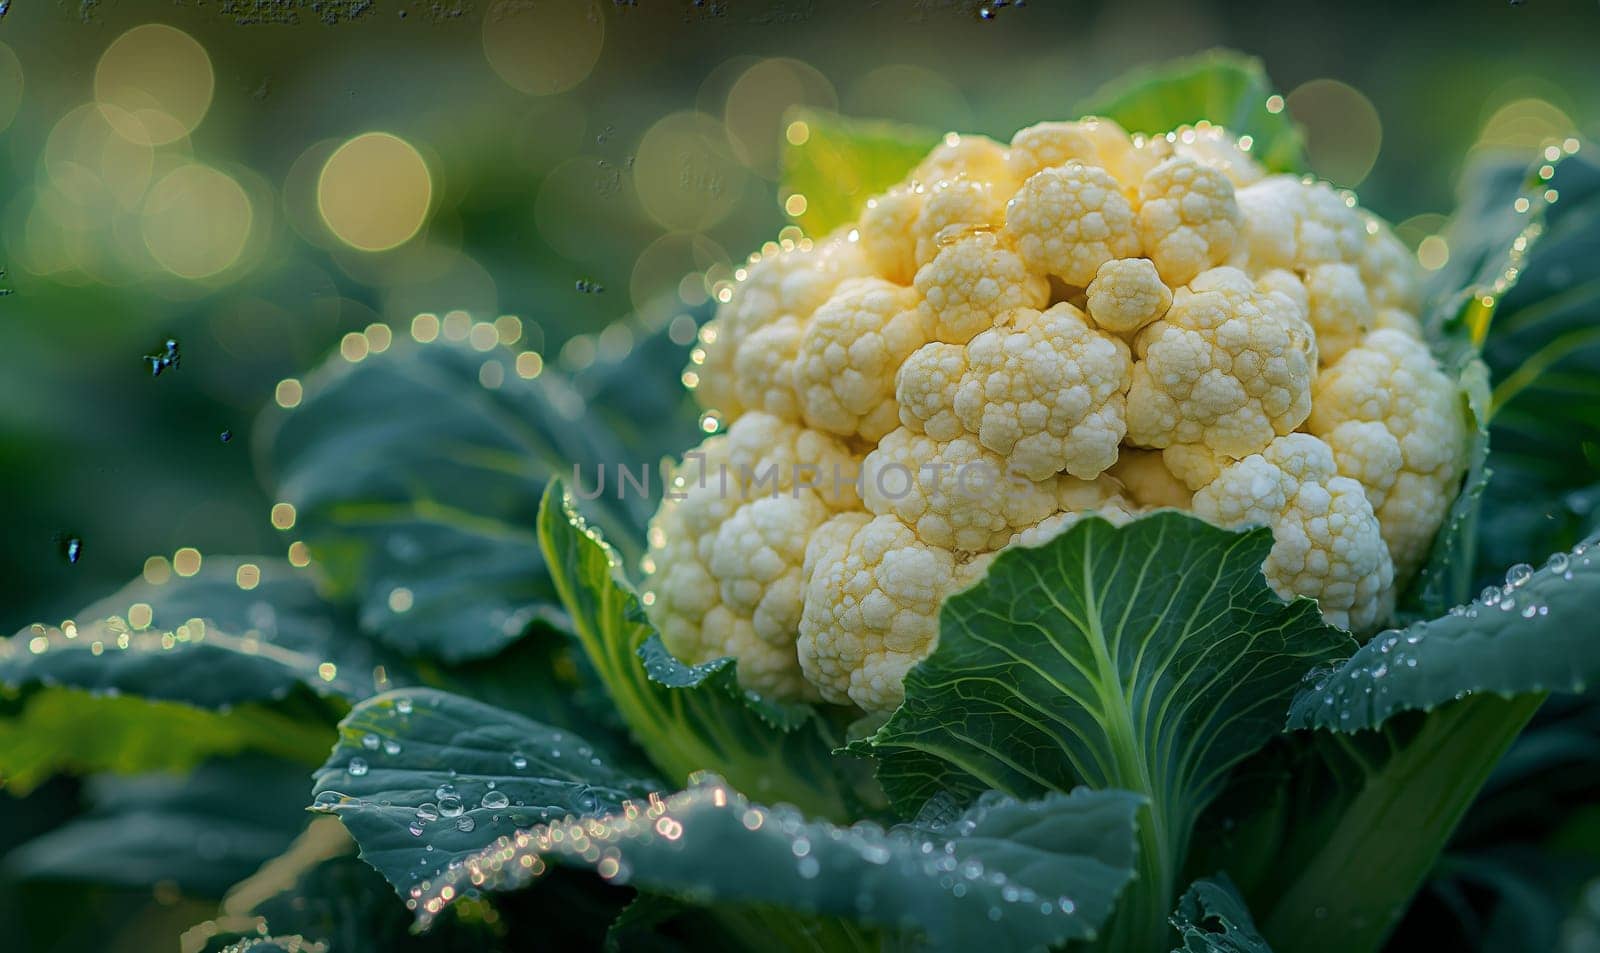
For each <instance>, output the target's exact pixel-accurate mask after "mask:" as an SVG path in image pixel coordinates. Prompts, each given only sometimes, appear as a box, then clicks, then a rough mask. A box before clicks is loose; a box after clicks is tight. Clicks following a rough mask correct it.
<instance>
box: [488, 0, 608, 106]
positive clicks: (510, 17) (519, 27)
mask: <svg viewBox="0 0 1600 953" xmlns="http://www.w3.org/2000/svg"><path fill="white" fill-rule="evenodd" d="M605 38H606V21H605V17H603V16H601V15H600V4H599V3H598V2H597V0H498V2H496V3H492V4H490V5H489V9H488V10H487V11H486V12H485V14H484V17H483V55H484V56H485V57H487V58H488V60H489V65H490V66H491V67H493V68H494V71H495V72H496V73H498V74H499V75H500V78H501V79H503V80H505V82H506V84H507V85H509V86H510V87H512V88H513V89H517V90H521V91H522V92H524V93H530V94H532V95H535V96H549V95H552V94H554V93H559V92H562V91H564V90H568V89H571V88H572V87H574V86H576V85H578V84H579V83H581V82H583V81H584V79H586V78H587V77H588V75H589V73H590V71H591V70H593V69H594V64H595V61H596V60H598V59H599V58H600V48H601V47H602V46H604V45H605Z"/></svg>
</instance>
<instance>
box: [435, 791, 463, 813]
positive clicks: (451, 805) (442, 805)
mask: <svg viewBox="0 0 1600 953" xmlns="http://www.w3.org/2000/svg"><path fill="white" fill-rule="evenodd" d="M465 810H466V807H465V805H463V804H462V803H461V799H460V798H459V797H456V796H455V795H454V794H445V795H441V796H440V798H439V813H440V814H441V815H443V816H445V817H460V816H461V814H462V812H463V811H465Z"/></svg>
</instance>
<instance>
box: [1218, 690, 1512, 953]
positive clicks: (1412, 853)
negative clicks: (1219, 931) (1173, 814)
mask: <svg viewBox="0 0 1600 953" xmlns="http://www.w3.org/2000/svg"><path fill="white" fill-rule="evenodd" d="M1542 700H1543V697H1542V696H1540V695H1527V696H1522V697H1518V698H1514V699H1511V700H1506V699H1503V698H1498V697H1495V696H1493V695H1476V696H1472V697H1468V698H1465V699H1463V700H1461V701H1456V702H1451V703H1450V704H1448V705H1445V706H1443V707H1442V708H1439V709H1438V710H1436V711H1432V712H1428V713H1427V714H1425V715H1424V714H1422V713H1420V712H1410V713H1407V714H1405V715H1402V716H1401V717H1399V718H1396V719H1393V720H1392V721H1391V722H1390V723H1389V724H1387V725H1385V726H1384V729H1383V730H1382V731H1381V732H1373V731H1368V732H1361V733H1359V734H1356V735H1345V734H1336V733H1332V732H1319V733H1318V734H1316V735H1313V736H1310V744H1308V745H1306V746H1304V747H1303V748H1302V749H1301V750H1302V752H1303V754H1304V757H1301V758H1299V759H1298V760H1295V761H1293V762H1291V767H1292V775H1291V776H1292V779H1293V780H1292V785H1293V788H1294V790H1293V791H1292V792H1288V796H1287V797H1286V798H1284V803H1283V807H1282V809H1281V812H1280V813H1279V823H1278V825H1277V826H1276V833H1275V834H1272V833H1271V832H1268V833H1269V837H1268V840H1270V842H1271V843H1273V844H1274V845H1275V847H1276V853H1275V854H1274V855H1273V856H1274V857H1275V858H1281V860H1279V861H1278V862H1277V864H1276V870H1275V871H1270V872H1267V874H1266V876H1265V878H1264V879H1265V883H1266V886H1265V889H1264V890H1263V889H1261V888H1258V889H1256V890H1253V891H1252V895H1251V902H1252V905H1253V906H1254V907H1255V909H1257V910H1262V911H1265V913H1264V915H1263V917H1262V920H1261V923H1262V933H1263V934H1264V935H1265V936H1266V937H1267V938H1268V939H1269V940H1270V941H1271V942H1272V944H1273V946H1274V948H1276V949H1278V950H1279V951H1281V953H1375V951H1377V950H1378V949H1380V948H1381V947H1382V946H1383V943H1384V940H1385V938H1386V937H1387V936H1388V934H1389V932H1390V931H1391V930H1392V929H1393V928H1394V926H1395V924H1397V923H1398V922H1399V921H1400V917H1401V916H1402V915H1403V914H1404V913H1405V911H1406V908H1407V907H1408V906H1409V904H1410V902H1411V898H1412V896H1413V895H1414V894H1415V893H1416V891H1417V888H1418V887H1420V886H1421V885H1422V883H1423V880H1424V879H1425V878H1426V877H1427V875H1428V873H1429V871H1430V870H1432V869H1433V868H1434V865H1435V862H1436V861H1437V858H1438V857H1439V854H1440V852H1441V851H1442V850H1443V848H1444V846H1445V843H1446V842H1447V841H1448V840H1449V838H1450V835H1451V833H1452V832H1453V831H1454V830H1455V828H1456V825H1457V823H1458V822H1459V821H1460V819H1461V817H1462V815H1463V814H1465V813H1466V811H1467V808H1468V807H1469V806H1470V805H1471V804H1472V802H1473V800H1474V798H1475V797H1476V796H1477V794H1478V791H1479V790H1480V789H1481V788H1482V786H1483V784H1484V782H1485V781H1486V780H1487V779H1488V777H1489V774H1490V772H1491V771H1492V770H1493V769H1494V766H1495V764H1496V763H1497V762H1498V761H1499V760H1500V757H1501V755H1503V754H1504V753H1505V751H1506V749H1507V748H1508V747H1509V746H1510V745H1511V742H1512V741H1513V740H1514V739H1515V738H1516V736H1517V733H1518V732H1519V731H1521V730H1522V727H1523V726H1524V725H1525V724H1527V722H1528V719H1529V718H1531V717H1532V716H1533V713H1534V712H1535V711H1536V710H1537V709H1538V707H1539V704H1540V702H1541V701H1542ZM1245 817H1247V818H1248V817H1249V815H1248V814H1247V815H1245ZM1262 894H1265V896H1261V895H1262ZM1330 923H1337V924H1339V925H1340V929H1339V930H1338V931H1331V930H1329V929H1328V927H1327V925H1328V924H1330Z"/></svg>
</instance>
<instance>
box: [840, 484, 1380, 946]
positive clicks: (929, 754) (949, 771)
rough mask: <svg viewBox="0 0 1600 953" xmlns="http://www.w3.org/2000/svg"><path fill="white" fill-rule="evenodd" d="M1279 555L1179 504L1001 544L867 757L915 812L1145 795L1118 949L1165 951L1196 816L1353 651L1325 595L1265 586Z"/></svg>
mask: <svg viewBox="0 0 1600 953" xmlns="http://www.w3.org/2000/svg"><path fill="white" fill-rule="evenodd" d="M1271 548H1272V534H1271V533H1270V531H1268V530H1265V529H1253V530H1249V531H1247V532H1243V533H1231V532H1228V531H1226V530H1222V529H1218V528H1216V527H1214V526H1211V525H1209V524H1207V523H1204V522H1202V521H1200V520H1197V519H1194V518H1192V517H1188V516H1185V515H1182V514H1179V513H1173V512H1163V513H1157V514H1155V515H1152V516H1148V517H1145V518H1142V519H1138V520H1135V521H1133V522H1131V523H1129V524H1127V525H1126V526H1123V527H1121V528H1116V527H1113V526H1112V525H1111V524H1109V523H1107V522H1105V521H1104V520H1101V519H1098V518H1092V517H1091V518H1085V519H1083V520H1080V521H1079V522H1078V523H1077V524H1076V525H1075V526H1073V527H1072V528H1071V529H1070V530H1068V531H1067V532H1065V533H1063V534H1061V535H1060V536H1057V537H1056V538H1055V539H1053V540H1052V541H1050V542H1049V543H1047V544H1046V545H1044V546H1042V547H1039V548H1037V549H1029V548H1014V549H1010V550H1007V551H1005V552H1002V553H1001V554H1000V555H999V556H998V557H997V558H996V559H995V561H994V563H993V565H992V566H991V568H990V570H989V573H988V575H987V576H986V577H985V578H984V580H983V581H982V582H981V583H979V584H977V585H976V586H974V587H972V588H971V589H968V590H966V591H964V592H961V593H958V594H956V595H954V596H952V597H950V599H949V600H948V601H947V602H946V603H945V606H944V612H943V615H942V616H941V619H940V628H941V631H940V636H939V645H938V648H937V649H935V650H934V652H933V654H932V655H930V656H929V657H928V658H927V659H926V660H924V661H923V662H922V663H921V664H919V665H918V666H917V667H915V668H913V669H912V670H911V672H910V674H909V675H908V676H907V678H906V701H905V704H904V705H903V706H902V707H901V708H900V709H898V710H897V711H896V712H895V713H894V714H893V715H892V716H891V717H890V718H889V721H888V722H887V723H886V724H885V725H884V726H883V727H882V728H880V729H879V730H878V732H877V733H876V734H874V735H873V736H871V737H870V738H867V739H865V740H864V741H862V742H858V743H857V744H856V745H854V746H853V748H854V749H855V750H858V751H862V752H866V753H870V754H871V755H872V756H873V757H875V758H876V759H878V773H879V778H880V780H882V781H883V783H884V786H885V789H886V790H887V792H888V793H889V795H890V797H891V799H893V801H894V802H895V803H896V804H897V805H899V806H900V807H901V808H902V809H906V808H909V807H911V806H913V805H915V804H918V803H920V802H921V801H923V800H925V799H926V798H928V797H929V796H931V795H932V794H934V793H935V792H937V791H941V790H949V791H953V792H956V793H957V794H959V795H964V796H968V797H971V796H976V794H977V793H978V792H980V791H982V790H985V789H994V790H999V791H1003V792H1007V793H1011V794H1014V795H1017V796H1023V797H1026V796H1033V795H1036V794H1038V793H1039V792H1042V791H1050V790H1056V791H1065V790H1071V789H1072V788H1073V787H1075V786H1077V785H1080V784H1087V785H1089V786H1091V787H1112V788H1126V789H1129V790H1133V791H1136V792H1139V793H1141V794H1143V795H1145V796H1146V797H1148V798H1149V799H1150V802H1149V807H1148V808H1147V809H1146V810H1145V811H1144V812H1143V820H1142V821H1141V824H1140V843H1141V847H1140V859H1139V864H1140V874H1139V881H1140V883H1139V886H1138V887H1137V888H1136V889H1135V891H1134V895H1131V896H1130V898H1129V900H1128V901H1127V902H1125V904H1124V907H1125V908H1126V910H1119V913H1118V918H1117V920H1116V921H1114V924H1113V927H1112V936H1113V937H1114V938H1116V939H1118V940H1120V941H1121V943H1122V945H1121V946H1118V945H1117V944H1116V943H1113V944H1112V945H1113V948H1119V949H1121V948H1127V949H1145V948H1154V946H1153V944H1155V943H1158V942H1161V939H1162V938H1163V937H1164V936H1165V933H1166V923H1165V918H1166V914H1167V912H1168V910H1170V909H1171V907H1170V904H1171V903H1172V901H1173V899H1174V892H1175V888H1176V885H1177V881H1176V877H1177V875H1178V872H1179V870H1180V868H1181V866H1182V861H1183V856H1184V853H1185V850H1186V848H1187V843H1188V832H1189V830H1190V829H1191V827H1192V826H1193V823H1194V820H1195V818H1196V817H1198V815H1199V812H1200V811H1201V809H1202V808H1204V807H1205V805H1206V803H1207V802H1208V801H1210V800H1211V798H1212V797H1214V796H1215V795H1216V793H1217V791H1218V790H1219V789H1220V787H1221V784H1222V782H1223V780H1224V779H1225V777H1226V775H1227V772H1228V770H1229V768H1230V767H1232V766H1233V765H1234V764H1235V763H1237V762H1238V761H1240V760H1241V759H1243V758H1244V757H1246V756H1247V755H1249V754H1251V753H1252V752H1254V751H1256V750H1257V749H1258V748H1260V747H1261V746H1262V745H1264V744H1266V742H1267V741H1268V740H1269V739H1270V738H1271V737H1272V736H1274V735H1275V734H1277V733H1278V732H1279V731H1280V730H1281V728H1282V720H1281V719H1282V717H1283V713H1284V711H1285V710H1286V709H1287V707H1288V703H1289V699H1290V697H1291V696H1292V694H1293V692H1294V689H1295V686H1296V685H1297V684H1298V683H1299V681H1300V678H1301V676H1302V675H1303V674H1304V673H1305V672H1306V671H1307V670H1308V669H1309V668H1311V667H1312V666H1314V665H1315V664H1317V663H1318V662H1328V661H1331V660H1333V659H1336V658H1339V657H1341V656H1343V655H1345V654H1347V653H1348V651H1349V649H1350V648H1351V647H1352V642H1351V640H1350V638H1349V636H1347V635H1345V634H1343V633H1340V632H1338V631H1337V630H1335V629H1333V628H1332V627H1330V626H1328V625H1326V624H1325V623H1324V622H1323V621H1322V619H1321V617H1320V615H1319V614H1318V612H1317V609H1316V606H1315V603H1313V602H1312V601H1311V600H1309V599H1305V598H1297V599H1295V600H1294V601H1292V602H1287V603H1286V602H1284V601H1283V600H1282V599H1280V598H1279V597H1278V596H1277V595H1275V594H1274V593H1273V592H1272V590H1271V589H1269V588H1268V587H1267V585H1266V581H1265V580H1264V579H1263V577H1262V575H1261V565H1262V562H1263V561H1264V560H1265V559H1266V558H1267V555H1268V552H1269V551H1270V550H1271Z"/></svg>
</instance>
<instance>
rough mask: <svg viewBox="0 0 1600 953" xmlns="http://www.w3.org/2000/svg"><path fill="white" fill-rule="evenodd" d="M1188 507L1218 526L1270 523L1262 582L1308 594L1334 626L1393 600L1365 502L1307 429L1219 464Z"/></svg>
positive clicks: (1283, 591)
mask: <svg viewBox="0 0 1600 953" xmlns="http://www.w3.org/2000/svg"><path fill="white" fill-rule="evenodd" d="M1194 512H1195V515H1196V516H1199V517H1201V518H1203V519H1205V520H1207V521H1209V522H1212V523H1216V524H1217V525H1219V526H1225V527H1237V526H1248V525H1252V524H1264V525H1266V526H1270V527H1271V528H1272V538H1273V543H1272V551H1271V553H1269V554H1268V555H1267V561H1266V563H1265V564H1264V565H1263V566H1262V567H1261V568H1262V570H1263V571H1264V572H1265V573H1266V576H1267V582H1268V583H1270V584H1271V585H1272V588H1273V589H1274V590H1276V591H1277V593H1278V595H1280V596H1283V597H1284V598H1285V599H1292V598H1293V597H1295V596H1296V595H1306V596H1311V597H1312V598H1314V599H1316V600H1317V605H1318V606H1319V607H1320V608H1321V609H1322V615H1323V617H1324V618H1325V619H1327V620H1328V621H1329V622H1332V623H1333V624H1335V625H1339V626H1343V627H1345V628H1347V629H1356V630H1364V629H1370V628H1371V627H1372V626H1373V625H1374V624H1375V623H1376V622H1378V621H1379V620H1380V619H1382V618H1383V617H1384V616H1386V615H1387V614H1388V613H1389V611H1390V609H1391V608H1392V607H1393V601H1394V590H1393V584H1394V564H1393V563H1392V562H1391V561H1390V559H1389V550H1388V547H1386V546H1385V545H1384V540H1383V538H1382V535H1381V534H1380V532H1379V530H1378V520H1377V518H1376V517H1375V516H1373V514H1372V505H1371V504H1370V503H1368V502H1367V497H1366V493H1365V491H1363V489H1362V487H1361V484H1359V483H1357V482H1356V481H1355V480H1352V479H1350V478H1349V477H1343V476H1339V475H1338V471H1337V470H1336V469H1335V467H1334V463H1333V451H1331V450H1329V449H1328V445H1327V444H1325V443H1323V442H1322V441H1321V440H1318V439H1317V438H1316V437H1313V436H1311V435H1310V434H1303V433H1296V434H1290V435H1288V436H1286V437H1279V438H1278V439H1276V440H1274V441H1272V443H1271V444H1269V445H1268V446H1267V448H1266V449H1265V450H1263V451H1261V452H1260V453H1256V454H1251V455H1250V456H1248V457H1246V458H1244V459H1243V460H1240V461H1238V462H1237V463H1233V464H1230V465H1229V466H1227V467H1225V468H1223V470H1222V472H1221V473H1219V474H1218V475H1217V478H1216V479H1215V480H1214V481H1212V482H1211V483H1209V484H1207V485H1206V486H1204V487H1201V488H1200V490H1199V491H1197V492H1196V493H1195V495H1194Z"/></svg>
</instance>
